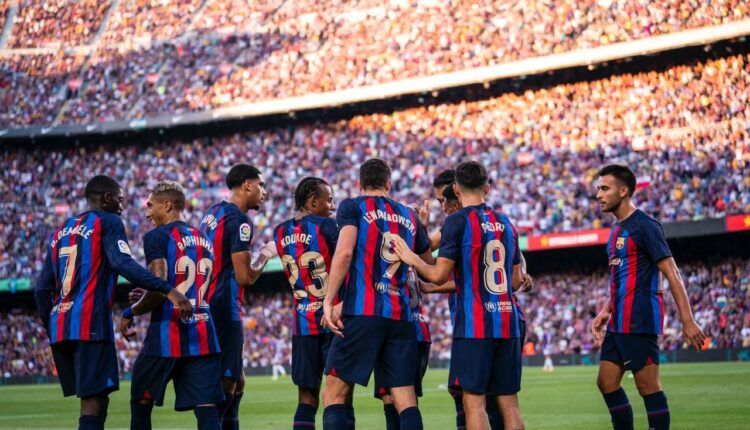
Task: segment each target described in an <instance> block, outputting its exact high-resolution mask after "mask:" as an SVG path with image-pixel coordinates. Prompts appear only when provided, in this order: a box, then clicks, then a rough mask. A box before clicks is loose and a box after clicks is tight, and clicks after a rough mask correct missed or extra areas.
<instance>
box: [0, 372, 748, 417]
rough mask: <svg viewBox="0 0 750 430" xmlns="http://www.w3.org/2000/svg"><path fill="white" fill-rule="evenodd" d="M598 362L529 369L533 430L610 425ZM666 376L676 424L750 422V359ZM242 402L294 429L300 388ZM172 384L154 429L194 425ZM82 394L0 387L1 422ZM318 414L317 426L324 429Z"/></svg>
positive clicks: (366, 404)
mask: <svg viewBox="0 0 750 430" xmlns="http://www.w3.org/2000/svg"><path fill="white" fill-rule="evenodd" d="M596 371H597V368H596V367H595V366H588V367H558V368H556V369H555V372H554V373H551V374H547V373H543V372H542V370H541V368H538V367H530V368H525V369H524V375H523V383H522V388H523V390H522V391H521V394H520V402H521V410H522V411H523V415H524V419H525V421H526V428H528V429H607V428H611V427H610V426H609V414H608V413H607V410H606V408H605V406H604V403H603V401H602V399H601V396H600V395H599V392H598V391H597V389H596V385H595V382H594V381H595V378H596ZM446 377H447V372H446V371H445V370H428V371H427V375H426V377H425V383H424V387H425V396H424V397H423V398H422V399H421V401H420V409H421V411H422V416H423V418H424V423H425V428H426V429H446V430H450V429H452V428H455V421H454V419H455V410H454V407H453V401H452V400H451V398H450V397H449V395H448V393H447V391H446V390H445V388H444V385H443V384H445V382H446ZM662 381H663V384H664V387H665V391H666V393H667V396H668V398H669V406H670V409H671V411H672V428H673V429H677V430H686V429H701V430H706V429H723V430H728V429H750V364H748V363H700V364H669V365H664V366H662ZM623 385H624V386H625V389H626V390H627V392H628V396H629V397H630V400H631V403H632V404H633V410H634V414H635V417H636V418H635V420H636V428H639V429H645V428H647V425H646V417H645V410H644V407H643V402H642V400H641V398H640V397H639V396H638V393H637V392H636V391H635V388H634V384H633V380H632V378H627V377H626V379H625V380H624V382H623ZM129 387H130V385H129V383H123V385H122V386H121V387H120V391H118V392H116V393H114V394H113V395H112V397H111V401H110V407H109V418H108V420H107V428H109V429H125V428H127V427H128V425H129V422H130V412H129V399H128V393H129ZM247 387H248V389H247V390H246V393H245V397H244V398H243V401H242V407H241V409H240V413H241V416H240V424H241V425H242V427H243V428H248V429H290V428H291V421H292V416H293V414H294V410H295V407H296V401H297V394H296V388H295V387H294V386H293V385H292V382H291V380H290V379H289V378H282V379H280V380H278V381H272V380H271V379H270V377H254V378H249V379H248V381H247ZM171 390H172V388H171V386H170V387H168V388H167V400H166V403H165V407H163V408H155V409H154V416H153V424H154V428H155V429H190V428H195V418H194V416H193V414H192V413H190V412H175V411H174V410H173V409H172V406H173V401H174V396H173V393H171ZM354 402H355V411H356V416H357V427H358V428H359V429H384V428H385V422H384V419H383V410H382V406H381V404H380V403H379V402H378V401H376V400H375V399H374V398H372V388H370V389H366V388H362V387H358V388H357V390H356V392H355V400H354ZM77 418H78V400H77V399H75V398H67V399H65V398H63V397H62V394H61V391H60V388H59V387H58V386H57V385H32V386H5V387H0V429H28V428H34V429H70V428H75V427H76V426H77ZM321 421H322V420H321V413H320V412H319V414H318V420H317V423H318V428H321V427H322V426H321Z"/></svg>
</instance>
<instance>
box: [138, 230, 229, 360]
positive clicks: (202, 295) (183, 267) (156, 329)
mask: <svg viewBox="0 0 750 430" xmlns="http://www.w3.org/2000/svg"><path fill="white" fill-rule="evenodd" d="M144 249H145V253H146V260H147V261H148V262H149V263H150V262H151V261H154V260H156V259H162V258H163V259H165V260H166V263H167V282H168V283H169V284H170V285H172V286H174V287H175V289H177V291H179V292H181V293H182V294H184V295H185V297H187V298H188V299H189V300H190V302H191V303H192V304H193V319H191V320H190V321H183V320H181V319H180V313H179V311H178V310H177V309H175V307H174V305H173V304H172V302H170V301H169V300H164V301H163V302H162V303H161V304H160V305H159V306H158V307H156V308H155V309H154V310H152V311H151V323H150V325H149V328H148V332H147V335H146V340H145V342H144V346H143V352H144V353H145V354H147V355H152V356H160V357H189V356H199V355H206V354H212V353H216V352H219V344H218V340H217V337H216V332H215V329H214V325H213V321H212V318H211V313H210V309H209V305H208V303H207V301H206V295H207V290H208V285H209V282H210V280H211V274H212V271H213V245H212V243H211V241H210V240H209V239H208V237H207V236H206V235H205V234H203V233H202V232H200V231H199V230H198V229H197V228H195V227H192V226H190V225H188V224H187V223H185V222H184V221H176V222H173V223H169V224H165V225H162V226H159V227H156V228H155V229H153V230H151V231H150V232H148V233H147V234H146V236H145V238H144Z"/></svg>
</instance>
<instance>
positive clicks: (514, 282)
mask: <svg viewBox="0 0 750 430" xmlns="http://www.w3.org/2000/svg"><path fill="white" fill-rule="evenodd" d="M523 284H524V274H523V272H522V270H521V264H520V263H519V264H514V265H513V275H512V276H511V279H510V287H511V288H512V289H513V292H516V291H518V290H519V289H521V286H522V285H523Z"/></svg>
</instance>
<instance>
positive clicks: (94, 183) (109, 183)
mask: <svg viewBox="0 0 750 430" xmlns="http://www.w3.org/2000/svg"><path fill="white" fill-rule="evenodd" d="M120 188H121V187H120V184H118V183H117V181H115V180H114V179H112V178H110V177H109V176H107V175H97V176H94V177H93V178H91V179H89V181H88V182H87V183H86V191H84V195H85V196H86V199H89V200H90V199H94V198H96V197H99V196H101V195H103V194H104V193H116V192H117V190H119V189H120Z"/></svg>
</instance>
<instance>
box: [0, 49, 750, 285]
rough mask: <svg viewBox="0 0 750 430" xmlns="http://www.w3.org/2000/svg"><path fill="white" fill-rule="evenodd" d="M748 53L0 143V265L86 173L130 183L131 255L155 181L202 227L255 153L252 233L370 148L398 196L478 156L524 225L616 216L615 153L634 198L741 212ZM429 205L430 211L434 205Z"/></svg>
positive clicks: (747, 177) (747, 182) (36, 258)
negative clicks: (230, 177) (473, 93)
mask: <svg viewBox="0 0 750 430" xmlns="http://www.w3.org/2000/svg"><path fill="white" fill-rule="evenodd" d="M748 59H749V58H748V56H747V55H736V56H731V57H725V58H720V59H717V60H710V61H707V62H699V63H695V64H692V65H686V66H675V67H672V68H668V69H666V70H664V71H661V72H647V73H640V74H634V75H631V74H625V75H615V76H612V77H610V78H607V79H602V80H596V81H590V82H578V83H574V84H561V85H557V86H553V87H545V88H541V89H536V90H528V91H525V92H522V93H506V94H503V95H501V96H498V97H492V98H489V99H486V100H481V101H473V102H458V103H451V104H442V105H431V106H427V107H420V108H413V109H408V110H403V111H396V112H393V113H389V114H371V115H364V116H355V117H353V118H350V119H347V120H340V121H337V122H329V123H322V124H297V125H295V126H293V127H289V128H275V129H268V130H264V131H254V132H245V133H237V134H232V135H228V136H224V137H203V138H198V139H195V140H192V141H187V142H175V141H166V142H161V143H149V144H143V145H139V144H128V145H119V146H115V145H112V146H109V145H100V146H87V145H81V146H78V147H75V148H71V147H57V148H45V147H38V148H34V147H32V148H6V149H5V150H4V151H3V152H2V153H1V154H0V157H1V158H0V161H1V162H2V165H3V166H4V169H3V170H2V172H0V196H1V197H2V203H0V215H4V219H14V220H17V221H16V223H15V224H12V223H6V224H5V225H4V226H1V227H0V240H2V243H5V244H7V245H6V247H5V248H4V249H0V278H5V277H9V276H10V277H20V278H29V277H32V276H33V274H34V273H37V271H38V270H39V268H40V267H39V265H40V262H41V261H42V257H43V252H44V250H43V242H44V240H45V238H46V237H47V235H49V234H50V233H51V231H52V230H53V228H54V227H55V226H56V225H58V224H59V223H60V222H61V221H62V220H63V218H64V217H66V216H70V215H72V214H75V213H80V212H83V211H84V210H85V202H84V199H83V187H84V185H85V182H86V179H87V178H90V177H92V176H94V175H96V174H101V173H106V174H109V175H111V176H113V177H114V178H116V179H117V180H118V181H119V182H120V183H121V185H122V186H123V188H124V190H125V194H126V196H127V198H128V200H127V208H126V211H125V212H124V214H123V219H124V221H125V223H126V227H127V229H128V232H129V235H130V236H129V237H130V238H131V242H132V244H133V249H134V252H135V255H136V256H137V257H138V258H142V255H143V254H142V250H141V247H140V242H141V237H142V236H143V234H145V233H146V232H147V231H148V230H149V229H150V228H151V226H150V224H149V223H148V222H147V220H146V219H145V216H144V210H143V203H144V199H145V198H146V197H147V194H148V189H149V188H150V187H151V186H153V185H154V184H155V182H156V181H157V180H161V179H170V180H175V181H179V182H180V183H182V184H183V185H184V186H185V187H186V189H187V190H188V193H189V197H190V202H189V205H188V208H187V216H188V220H189V221H190V222H191V223H193V224H196V225H197V224H198V223H199V222H200V220H201V218H202V215H203V214H204V213H205V210H206V209H207V208H208V207H209V206H210V205H211V204H213V203H215V202H217V201H219V200H221V199H226V198H227V195H228V191H227V190H226V188H225V187H224V185H223V175H224V174H225V172H226V171H227V170H228V168H229V167H230V166H231V165H233V164H236V163H240V162H250V163H253V164H256V165H258V166H260V167H261V169H262V171H263V172H264V176H265V179H266V181H267V182H268V191H269V197H268V199H267V201H266V202H265V204H264V207H263V208H262V209H261V210H260V211H258V212H254V213H251V217H252V218H253V220H254V223H255V225H256V238H255V244H256V245H257V246H258V247H259V246H261V245H262V244H263V243H264V242H266V241H268V240H271V230H272V228H273V227H274V225H275V224H274V223H276V222H278V220H281V219H284V218H286V217H289V216H291V215H292V213H293V199H292V195H293V190H294V187H295V186H296V184H297V182H298V181H299V180H300V179H301V178H302V177H304V176H308V175H315V176H320V177H323V178H326V179H327V180H328V181H329V182H330V183H331V184H332V185H333V188H334V191H335V199H336V202H337V203H338V202H340V201H341V199H343V198H345V197H348V196H350V195H351V193H352V192H353V190H356V168H357V166H358V165H359V164H360V163H361V162H362V161H364V160H365V159H366V158H368V157H371V156H380V157H383V158H385V159H387V160H389V162H390V163H391V165H392V167H393V169H394V173H393V192H392V194H393V196H394V198H396V199H399V200H402V201H404V202H407V203H419V202H422V201H424V199H428V198H430V196H431V195H432V191H431V180H432V178H433V177H434V176H435V175H436V174H437V173H438V172H440V171H441V170H442V169H444V168H447V167H451V166H455V165H456V164H457V163H458V162H460V161H461V160H463V159H466V158H475V159H478V160H480V161H482V162H483V163H484V164H485V165H486V167H487V169H488V171H489V172H490V175H491V179H492V191H491V193H490V195H489V197H488V200H489V202H490V203H491V204H492V205H493V206H495V207H500V208H502V210H503V211H504V212H505V213H507V214H508V215H509V216H510V217H511V219H513V220H514V222H516V223H517V224H518V225H519V227H520V228H521V229H522V230H523V231H524V232H526V233H532V234H539V233H548V232H560V231H572V230H580V229H586V228H599V227H606V226H607V225H609V223H610V222H611V217H609V216H606V215H605V214H602V213H601V211H600V210H599V208H598V205H597V204H596V202H595V201H594V200H593V199H592V197H591V196H592V195H593V193H594V183H593V181H594V179H595V174H596V172H597V170H598V168H599V167H601V166H602V165H603V164H606V163H610V162H619V163H625V164H628V165H630V166H631V167H632V168H633V169H634V170H635V171H636V172H637V175H638V177H639V187H640V188H641V189H640V190H639V191H638V193H637V194H636V201H637V203H638V205H639V206H640V207H641V208H642V209H643V210H645V211H646V212H647V213H649V214H651V215H653V216H655V217H656V218H658V219H659V220H660V221H662V222H670V221H688V220H699V219H703V218H716V217H722V216H724V215H726V214H729V213H750V192H748V189H749V188H750V135H749V133H750V129H749V128H748V125H747V124H748V123H750V104H748V94H750V85H749V84H750V61H748ZM104 76H106V74H104ZM102 79H103V81H104V82H106V79H105V78H102ZM431 209H432V212H433V217H432V221H431V222H432V224H433V225H438V224H439V222H440V216H439V211H438V210H437V208H436V207H434V206H433V207H432V208H431ZM17 226H23V228H17Z"/></svg>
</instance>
